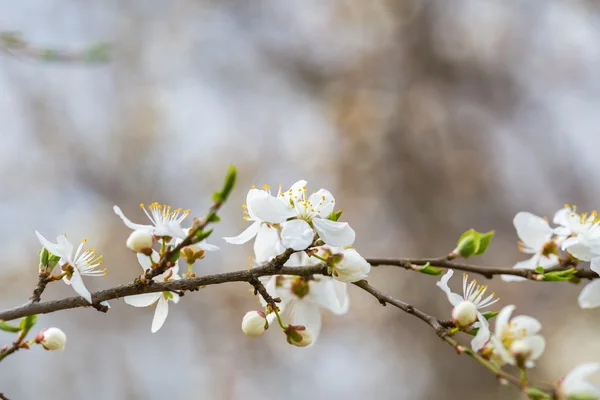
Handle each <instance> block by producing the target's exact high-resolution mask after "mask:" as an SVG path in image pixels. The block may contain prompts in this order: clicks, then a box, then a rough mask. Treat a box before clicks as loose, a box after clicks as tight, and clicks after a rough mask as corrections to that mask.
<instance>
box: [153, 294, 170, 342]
mask: <svg viewBox="0 0 600 400" xmlns="http://www.w3.org/2000/svg"><path fill="white" fill-rule="evenodd" d="M167 315H169V302H168V301H167V299H165V297H164V296H163V295H162V293H161V296H160V298H159V299H158V303H156V311H154V318H153V319H152V327H151V328H150V332H152V333H155V332H156V331H158V330H159V329H160V328H161V327H162V326H163V324H164V323H165V320H166V319H167Z"/></svg>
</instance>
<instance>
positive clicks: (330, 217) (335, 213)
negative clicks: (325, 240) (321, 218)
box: [327, 210, 342, 221]
mask: <svg viewBox="0 0 600 400" xmlns="http://www.w3.org/2000/svg"><path fill="white" fill-rule="evenodd" d="M341 216H342V210H338V211H332V212H331V214H329V215H328V216H327V219H328V220H330V221H337V220H339V219H340V217H341Z"/></svg>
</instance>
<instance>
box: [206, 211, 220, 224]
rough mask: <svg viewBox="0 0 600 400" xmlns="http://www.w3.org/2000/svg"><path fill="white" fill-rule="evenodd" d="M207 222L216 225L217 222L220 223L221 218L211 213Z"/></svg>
mask: <svg viewBox="0 0 600 400" xmlns="http://www.w3.org/2000/svg"><path fill="white" fill-rule="evenodd" d="M207 221H208V222H211V223H213V224H216V223H217V222H220V221H221V217H219V216H218V215H217V214H216V213H214V212H213V213H210V214H209V215H208V219H207Z"/></svg>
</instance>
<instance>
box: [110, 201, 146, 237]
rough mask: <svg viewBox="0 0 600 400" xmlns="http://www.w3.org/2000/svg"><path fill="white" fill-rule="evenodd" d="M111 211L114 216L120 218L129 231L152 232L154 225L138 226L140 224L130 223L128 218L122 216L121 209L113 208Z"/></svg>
mask: <svg viewBox="0 0 600 400" xmlns="http://www.w3.org/2000/svg"><path fill="white" fill-rule="evenodd" d="M113 211H114V212H115V214H117V215H118V216H119V217H121V219H122V220H123V223H124V224H125V226H126V227H128V228H129V229H133V230H136V229H140V230H143V231H147V232H150V233H153V232H154V229H155V228H154V225H140V224H135V223H133V222H131V221H130V220H129V218H127V217H126V216H125V214H123V211H121V209H120V208H119V207H118V206H113Z"/></svg>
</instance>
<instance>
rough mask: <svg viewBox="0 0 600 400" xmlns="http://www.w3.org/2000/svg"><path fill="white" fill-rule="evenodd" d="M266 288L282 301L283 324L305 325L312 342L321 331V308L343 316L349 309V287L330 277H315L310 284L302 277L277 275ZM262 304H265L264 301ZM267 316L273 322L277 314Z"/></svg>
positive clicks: (280, 304) (280, 306)
mask: <svg viewBox="0 0 600 400" xmlns="http://www.w3.org/2000/svg"><path fill="white" fill-rule="evenodd" d="M265 287H266V289H267V291H268V292H269V294H270V295H271V296H273V297H280V298H281V303H279V304H278V306H279V308H280V310H281V313H280V316H281V318H282V320H283V323H284V324H288V325H294V326H297V325H302V326H305V327H306V329H307V330H308V331H309V332H310V335H311V343H314V342H316V340H317V338H318V337H319V333H320V331H321V311H320V308H326V309H328V310H330V311H331V312H332V313H333V314H335V315H343V314H346V313H347V312H348V309H349V307H350V302H349V298H348V288H347V284H346V283H343V282H339V281H336V280H334V279H332V278H330V277H328V276H322V275H315V276H314V277H313V279H311V280H308V281H307V280H305V279H304V278H302V277H296V276H287V275H275V276H272V277H270V279H269V280H268V282H267V284H266V285H265ZM261 302H262V303H263V305H266V304H265V302H264V300H263V299H261ZM267 317H268V319H269V323H273V319H274V313H272V314H269V315H268V316H267Z"/></svg>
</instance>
